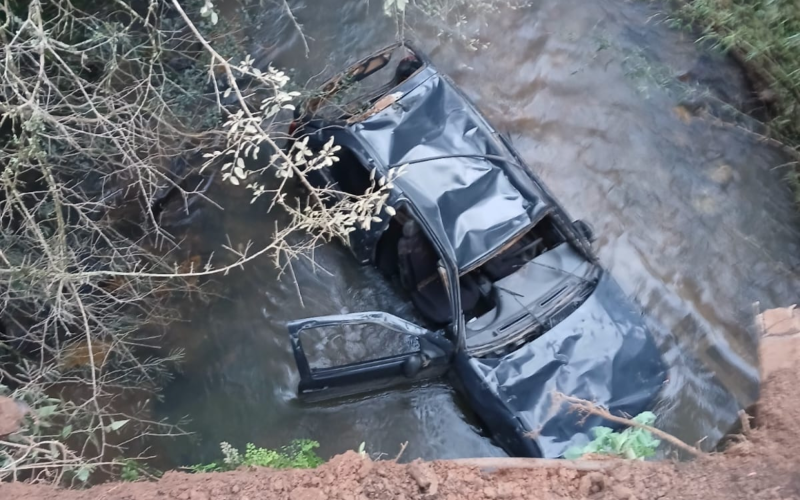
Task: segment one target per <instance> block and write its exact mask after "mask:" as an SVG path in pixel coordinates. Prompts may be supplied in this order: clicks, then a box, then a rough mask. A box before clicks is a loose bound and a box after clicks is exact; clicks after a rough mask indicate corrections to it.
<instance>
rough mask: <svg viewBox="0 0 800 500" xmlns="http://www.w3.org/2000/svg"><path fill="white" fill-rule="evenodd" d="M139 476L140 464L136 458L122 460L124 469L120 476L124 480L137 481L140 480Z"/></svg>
mask: <svg viewBox="0 0 800 500" xmlns="http://www.w3.org/2000/svg"><path fill="white" fill-rule="evenodd" d="M139 476H140V473H139V465H138V464H137V463H136V461H135V460H131V459H127V460H125V461H124V462H122V471H121V472H120V474H119V478H120V479H121V480H122V481H128V482H133V481H137V480H139Z"/></svg>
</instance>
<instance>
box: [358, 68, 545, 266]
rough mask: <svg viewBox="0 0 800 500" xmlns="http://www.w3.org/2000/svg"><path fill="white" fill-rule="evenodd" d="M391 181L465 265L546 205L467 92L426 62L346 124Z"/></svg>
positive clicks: (526, 224) (521, 228)
mask: <svg viewBox="0 0 800 500" xmlns="http://www.w3.org/2000/svg"><path fill="white" fill-rule="evenodd" d="M348 128H350V129H351V131H352V132H353V133H354V134H355V135H356V136H357V137H358V139H359V141H360V142H361V143H362V144H363V145H364V146H365V147H366V148H367V149H368V150H369V152H370V154H371V156H372V157H373V158H374V159H375V160H376V161H377V162H379V163H380V165H378V168H379V169H380V170H382V171H383V172H384V173H385V171H386V170H388V169H389V168H391V167H397V166H400V165H404V164H408V167H407V170H406V172H405V173H404V174H403V175H401V176H400V177H399V178H398V180H397V181H395V185H396V189H397V190H399V191H400V192H402V194H403V195H405V197H407V198H408V199H409V200H410V201H411V202H412V203H413V204H414V206H415V207H416V208H417V209H418V210H419V211H420V215H421V216H422V217H423V218H425V220H426V222H427V223H428V224H429V225H430V226H431V229H432V231H433V232H434V233H435V234H437V235H438V236H439V237H440V239H442V240H443V241H441V243H442V244H443V245H444V247H445V248H444V250H445V251H446V252H448V254H449V255H450V257H451V258H452V259H453V260H454V262H455V263H456V264H457V265H458V267H459V269H461V270H464V269H467V268H469V267H471V266H473V265H474V264H476V263H478V262H480V261H481V260H482V259H483V258H484V257H486V256H487V255H488V254H489V253H491V252H492V250H494V249H495V248H496V247H497V246H498V245H500V244H503V243H504V242H506V241H508V239H509V238H512V237H514V236H515V235H517V234H519V233H521V232H523V231H524V230H525V229H526V228H528V227H530V226H531V224H532V223H533V222H534V221H536V220H537V219H538V218H539V216H540V215H541V213H542V212H543V211H544V210H545V209H546V208H547V203H546V202H545V201H544V200H545V199H547V197H546V195H544V193H543V192H542V190H541V189H540V188H539V186H537V185H536V184H535V183H534V182H533V181H532V180H531V179H530V177H529V176H528V175H526V174H525V173H524V171H523V167H522V166H521V165H520V164H519V163H518V162H517V160H515V158H514V156H513V155H512V153H511V152H510V151H509V150H508V148H507V147H506V146H505V145H504V144H503V142H502V141H501V139H500V138H499V136H498V135H497V133H496V132H495V131H494V129H493V128H492V127H491V126H490V125H489V124H488V123H487V122H486V121H485V120H484V119H483V118H482V117H481V116H480V114H479V113H478V112H477V111H476V110H475V108H474V107H473V106H472V104H471V103H470V102H469V100H468V99H467V98H466V97H465V96H464V95H463V94H461V92H460V91H459V90H458V89H456V88H455V86H454V85H453V84H451V83H450V82H449V80H448V79H447V78H445V77H444V76H442V75H440V74H438V73H437V72H436V70H435V69H434V68H433V67H432V66H430V65H428V66H426V67H425V68H423V70H421V71H420V72H419V73H417V74H416V75H415V76H413V77H411V78H410V79H409V80H407V81H406V82H403V84H402V85H400V86H399V87H398V88H397V89H396V92H395V94H394V101H393V104H392V105H391V106H387V107H385V108H384V109H382V110H380V111H378V112H377V113H375V114H373V115H371V116H369V117H368V118H366V119H365V120H363V121H360V122H356V123H351V124H350V125H349V127H348Z"/></svg>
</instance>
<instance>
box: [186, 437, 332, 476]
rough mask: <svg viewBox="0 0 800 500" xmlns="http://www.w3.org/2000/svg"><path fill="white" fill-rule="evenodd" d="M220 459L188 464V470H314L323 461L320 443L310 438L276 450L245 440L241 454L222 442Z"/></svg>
mask: <svg viewBox="0 0 800 500" xmlns="http://www.w3.org/2000/svg"><path fill="white" fill-rule="evenodd" d="M220 448H221V449H222V455H223V457H224V458H223V460H222V462H211V463H210V464H198V465H192V466H190V467H188V470H190V471H191V472H222V471H226V470H233V469H236V468H237V467H241V466H246V467H270V468H273V469H313V468H316V467H318V466H319V465H321V464H322V463H323V461H322V459H321V458H320V457H319V456H318V455H317V454H316V452H315V451H314V450H315V449H317V448H319V443H318V442H316V441H312V440H310V439H298V440H295V441H292V443H291V444H289V445H288V446H284V447H283V448H281V449H279V450H273V449H269V448H259V447H257V446H256V445H254V444H253V443H247V446H246V447H245V452H244V455H241V454H240V453H239V451H238V450H237V449H236V448H234V447H233V446H231V445H230V444H228V443H225V442H223V443H221V444H220Z"/></svg>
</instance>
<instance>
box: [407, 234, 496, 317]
mask: <svg viewBox="0 0 800 500" xmlns="http://www.w3.org/2000/svg"><path fill="white" fill-rule="evenodd" d="M397 253H398V268H399V270H400V281H401V283H402V284H403V287H404V288H405V289H406V290H408V292H409V293H410V295H411V301H412V302H413V303H414V306H415V307H416V308H417V309H418V310H419V312H420V314H422V315H423V316H424V317H425V319H427V320H428V321H430V322H432V323H435V324H437V325H445V324H449V323H451V322H452V321H453V315H452V308H451V307H450V298H449V297H448V294H447V288H446V287H445V286H444V282H443V281H442V278H441V277H440V276H439V270H438V268H437V262H438V260H439V258H438V255H437V254H436V251H435V250H434V248H433V246H432V245H431V243H430V242H429V241H428V239H427V238H426V237H425V235H424V234H423V233H422V231H420V229H419V226H418V225H417V223H416V222H415V221H413V220H409V221H407V222H406V223H405V224H404V225H403V236H402V237H401V238H400V241H399V242H398V244H397ZM460 287H461V302H462V309H463V310H470V309H472V308H474V307H475V305H476V304H477V303H478V300H479V298H480V292H479V290H478V285H477V284H476V283H475V281H474V280H473V279H472V278H471V277H470V276H465V277H463V278H462V279H461V280H460Z"/></svg>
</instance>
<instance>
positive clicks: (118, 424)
mask: <svg viewBox="0 0 800 500" xmlns="http://www.w3.org/2000/svg"><path fill="white" fill-rule="evenodd" d="M127 423H128V420H114V421H113V422H111V423H110V424H108V425H107V426H106V430H109V431H118V430H120V429H122V427H123V426H124V425H125V424H127Z"/></svg>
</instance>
